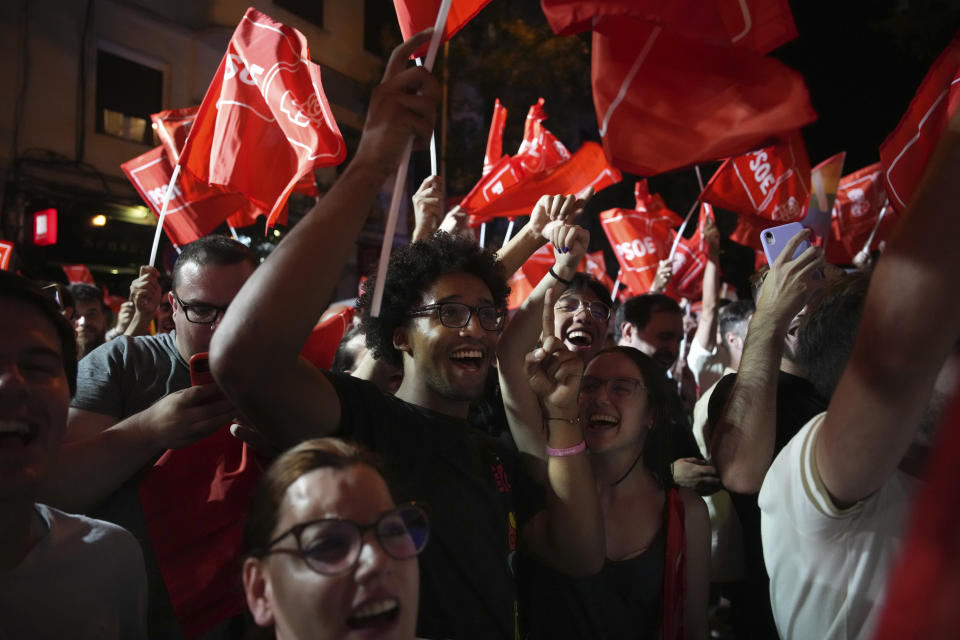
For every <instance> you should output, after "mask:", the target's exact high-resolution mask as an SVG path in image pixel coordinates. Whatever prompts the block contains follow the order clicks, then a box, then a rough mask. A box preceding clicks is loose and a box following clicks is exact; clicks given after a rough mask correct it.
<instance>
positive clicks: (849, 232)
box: [827, 162, 896, 264]
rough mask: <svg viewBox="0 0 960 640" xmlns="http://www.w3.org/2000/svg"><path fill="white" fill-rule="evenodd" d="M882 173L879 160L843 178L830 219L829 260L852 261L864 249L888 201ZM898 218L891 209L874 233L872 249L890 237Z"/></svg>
mask: <svg viewBox="0 0 960 640" xmlns="http://www.w3.org/2000/svg"><path fill="white" fill-rule="evenodd" d="M882 173H883V168H882V167H881V165H880V163H879V162H877V163H875V164H872V165H870V166H868V167H864V168H863V169H860V170H859V171H854V172H853V173H851V174H850V175H847V176H844V177H843V178H841V179H840V183H839V185H838V187H837V197H836V199H835V200H834V204H833V215H832V218H831V221H830V242H829V243H828V244H827V261H828V262H832V263H834V264H852V263H853V258H854V256H856V255H857V253H858V252H859V251H860V250H861V249H863V245H864V244H865V243H866V241H867V238H869V237H870V233H871V232H872V231H873V228H874V227H875V226H876V224H877V219H878V218H879V216H880V212H881V211H882V210H883V206H884V204H886V203H887V192H886V189H885V188H884V185H883V178H882ZM895 222H896V216H895V215H894V214H893V211H892V210H888V212H887V214H886V215H885V216H884V217H883V221H882V222H881V223H880V228H879V229H878V230H877V234H876V235H875V236H874V240H873V243H872V245H871V247H870V248H871V250H872V249H876V248H877V245H878V244H879V243H880V241H881V240H883V239H884V238H886V237H888V235H889V234H890V232H892V231H893V228H894V226H895Z"/></svg>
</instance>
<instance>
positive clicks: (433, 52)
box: [370, 0, 453, 318]
mask: <svg viewBox="0 0 960 640" xmlns="http://www.w3.org/2000/svg"><path fill="white" fill-rule="evenodd" d="M452 2H453V0H443V2H442V3H441V4H440V11H439V12H438V13H437V21H436V23H435V24H434V26H433V36H432V37H431V38H430V46H429V47H428V48H427V59H426V61H425V62H424V63H423V68H424V69H426V70H427V71H431V70H432V69H433V63H434V61H435V60H436V59H437V48H438V47H439V46H440V38H441V36H442V35H443V28H444V27H445V26H446V24H447V14H449V13H450V4H451V3H452ZM412 151H413V135H411V136H410V139H409V140H407V146H406V147H405V148H404V150H403V155H402V156H401V158H402V160H401V162H400V166H399V167H397V179H396V180H395V181H394V183H393V197H392V198H391V200H390V209H389V210H388V212H387V224H386V227H385V228H384V230H383V244H382V245H381V246H380V263H379V264H378V265H377V280H376V284H375V285H374V287H373V301H372V302H371V303H370V315H372V316H373V317H375V318H378V317H380V305H381V304H382V303H383V285H384V283H385V281H386V279H387V263H389V262H390V250H391V249H392V248H393V235H394V233H396V230H397V217H398V216H399V213H400V198H403V197H404V196H405V195H406V189H404V185H405V184H406V182H407V169H409V167H410V153H411V152H412Z"/></svg>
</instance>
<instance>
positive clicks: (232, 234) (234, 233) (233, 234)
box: [227, 222, 240, 241]
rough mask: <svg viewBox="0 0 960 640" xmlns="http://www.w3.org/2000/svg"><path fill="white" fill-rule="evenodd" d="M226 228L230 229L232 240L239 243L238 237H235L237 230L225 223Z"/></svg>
mask: <svg viewBox="0 0 960 640" xmlns="http://www.w3.org/2000/svg"><path fill="white" fill-rule="evenodd" d="M227 228H229V229H230V236H231V237H232V238H233V239H234V240H237V241H239V240H240V236H238V235H237V230H236V229H234V228H233V225H232V224H230V223H229V222H228V223H227Z"/></svg>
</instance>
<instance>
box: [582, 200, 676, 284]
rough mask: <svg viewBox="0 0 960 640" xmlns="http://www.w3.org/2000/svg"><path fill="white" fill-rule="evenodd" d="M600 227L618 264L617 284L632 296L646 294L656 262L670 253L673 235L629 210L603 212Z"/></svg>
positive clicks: (644, 215) (652, 277) (652, 221)
mask: <svg viewBox="0 0 960 640" xmlns="http://www.w3.org/2000/svg"><path fill="white" fill-rule="evenodd" d="M600 225H601V226H602V227H603V232H604V233H605V234H607V240H608V241H609V242H610V246H611V247H613V252H614V254H615V255H616V256H617V262H619V263H620V276H619V277H620V283H621V284H623V285H626V286H627V287H629V288H630V291H631V292H632V294H633V295H638V294H642V293H647V292H648V291H650V285H652V284H653V280H654V278H655V277H656V275H657V266H658V264H659V262H660V260H662V259H663V258H666V257H667V255H668V254H669V253H670V246H671V243H672V241H673V231H672V230H670V229H667V228H665V227H664V226H663V225H662V224H659V223H657V222H656V221H655V220H653V219H651V218H650V217H649V216H647V215H646V214H643V213H640V212H638V211H631V210H629V209H608V210H607V211H604V212H603V213H601V214H600Z"/></svg>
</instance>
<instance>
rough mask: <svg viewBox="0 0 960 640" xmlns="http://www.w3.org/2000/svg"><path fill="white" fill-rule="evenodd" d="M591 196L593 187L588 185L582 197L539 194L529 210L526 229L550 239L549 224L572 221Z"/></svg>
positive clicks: (581, 211)
mask: <svg viewBox="0 0 960 640" xmlns="http://www.w3.org/2000/svg"><path fill="white" fill-rule="evenodd" d="M591 197H593V187H589V188H588V189H587V191H586V192H585V193H584V195H583V197H582V198H578V197H577V196H575V195H566V196H565V195H546V196H540V199H539V200H537V204H536V205H534V207H533V211H531V212H530V222H528V223H527V226H526V229H527V230H528V232H529V233H531V234H538V235H540V236H541V237H542V238H543V239H545V240H547V241H552V238H551V237H550V233H551V232H550V224H551V223H556V224H570V223H572V222H573V221H574V220H575V219H576V217H577V216H579V215H580V214H581V213H583V207H584V205H585V204H586V203H587V201H588V200H589V199H590V198H591ZM554 246H556V245H554ZM560 248H562V247H560Z"/></svg>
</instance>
